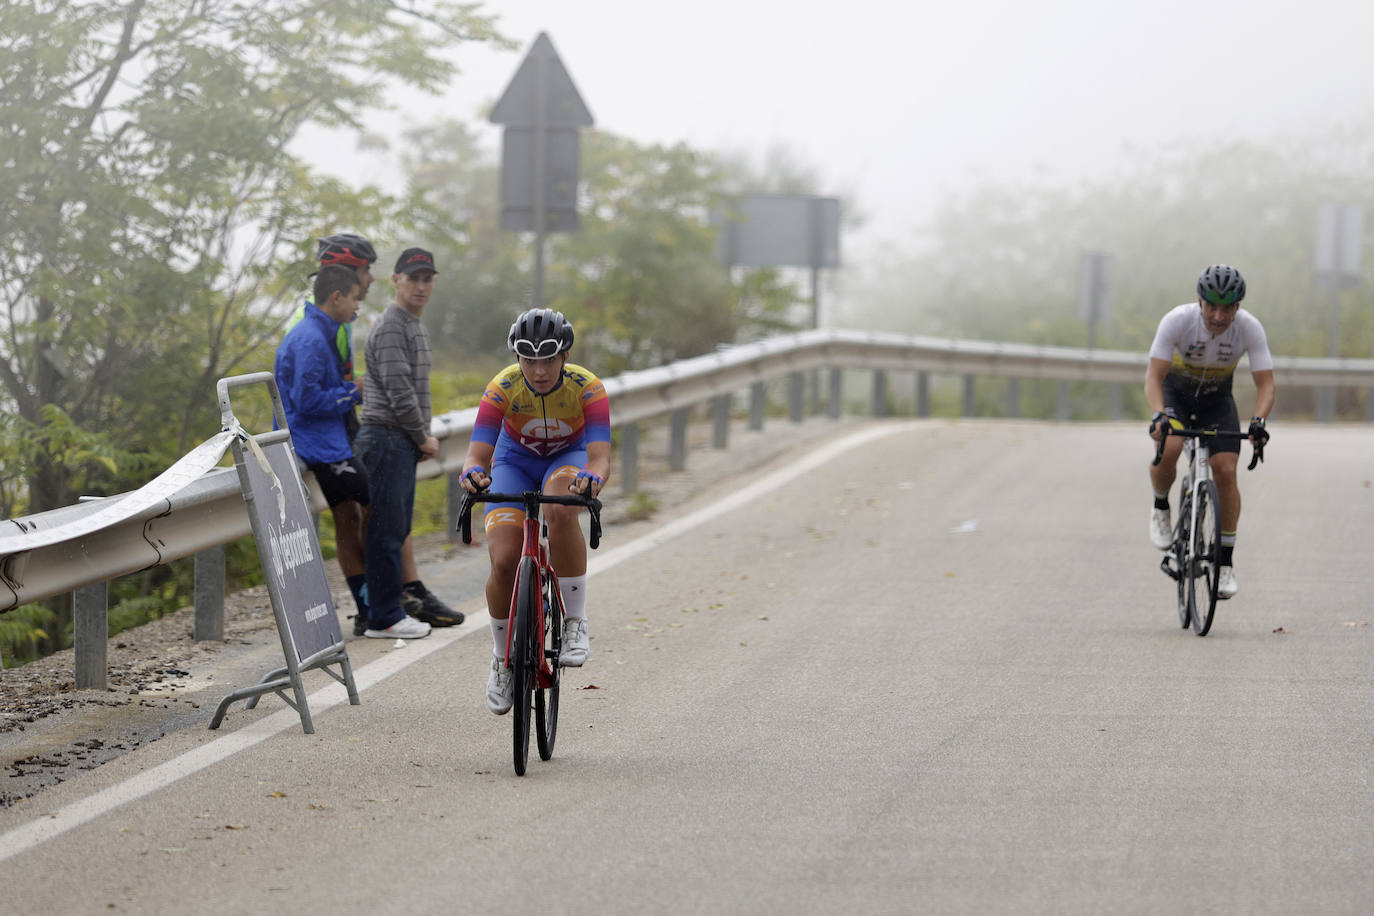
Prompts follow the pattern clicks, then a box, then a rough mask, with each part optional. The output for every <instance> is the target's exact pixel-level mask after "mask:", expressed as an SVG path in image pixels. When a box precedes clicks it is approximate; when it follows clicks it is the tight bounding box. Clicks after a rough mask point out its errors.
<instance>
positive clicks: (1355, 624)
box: [1345, 620, 1369, 627]
mask: <svg viewBox="0 0 1374 916" xmlns="http://www.w3.org/2000/svg"><path fill="white" fill-rule="evenodd" d="M1345 625H1346V626H1348V627H1367V626H1369V621H1368V620H1347V621H1346V622H1345Z"/></svg>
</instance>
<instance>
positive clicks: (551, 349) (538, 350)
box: [515, 338, 561, 359]
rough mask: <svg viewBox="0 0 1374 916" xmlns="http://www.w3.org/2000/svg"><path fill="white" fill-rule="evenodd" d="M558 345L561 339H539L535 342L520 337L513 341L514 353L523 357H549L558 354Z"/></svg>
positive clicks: (559, 345)
mask: <svg viewBox="0 0 1374 916" xmlns="http://www.w3.org/2000/svg"><path fill="white" fill-rule="evenodd" d="M560 347H561V341H557V340H541V341H539V342H538V343H536V342H535V341H533V340H525V339H524V338H521V339H520V340H517V341H516V342H515V355H516V356H523V357H524V358H525V359H549V358H550V357H553V356H557V355H558V353H559V350H560Z"/></svg>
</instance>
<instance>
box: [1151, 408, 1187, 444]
mask: <svg viewBox="0 0 1374 916" xmlns="http://www.w3.org/2000/svg"><path fill="white" fill-rule="evenodd" d="M1165 418H1168V419H1169V420H1177V419H1178V418H1177V417H1176V416H1174V410H1173V408H1172V407H1166V408H1164V409H1163V410H1158V411H1155V415H1154V416H1153V417H1150V436H1151V437H1153V436H1154V434H1155V430H1156V429H1158V428H1159V424H1160V423H1162V422H1163V421H1164V420H1165ZM1173 426H1174V428H1175V429H1182V428H1183V427H1182V426H1180V425H1179V424H1178V423H1174V424H1173Z"/></svg>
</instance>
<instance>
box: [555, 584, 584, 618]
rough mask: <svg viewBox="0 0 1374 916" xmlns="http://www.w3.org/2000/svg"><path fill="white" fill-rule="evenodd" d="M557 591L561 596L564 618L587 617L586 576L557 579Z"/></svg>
mask: <svg viewBox="0 0 1374 916" xmlns="http://www.w3.org/2000/svg"><path fill="white" fill-rule="evenodd" d="M558 593H559V594H560V595H562V596H563V616H564V618H565V619H572V618H575V617H581V618H582V619H583V620H585V619H586V618H587V576H586V574H585V573H584V574H582V575H580V576H569V577H567V578H566V579H559V580H558Z"/></svg>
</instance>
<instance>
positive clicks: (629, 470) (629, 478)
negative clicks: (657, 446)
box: [620, 423, 639, 496]
mask: <svg viewBox="0 0 1374 916" xmlns="http://www.w3.org/2000/svg"><path fill="white" fill-rule="evenodd" d="M638 491H639V424H638V423H626V424H625V425H624V426H622V427H620V492H622V493H625V494H627V495H631V496H632V495H634V494H635V493H636V492H638Z"/></svg>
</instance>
